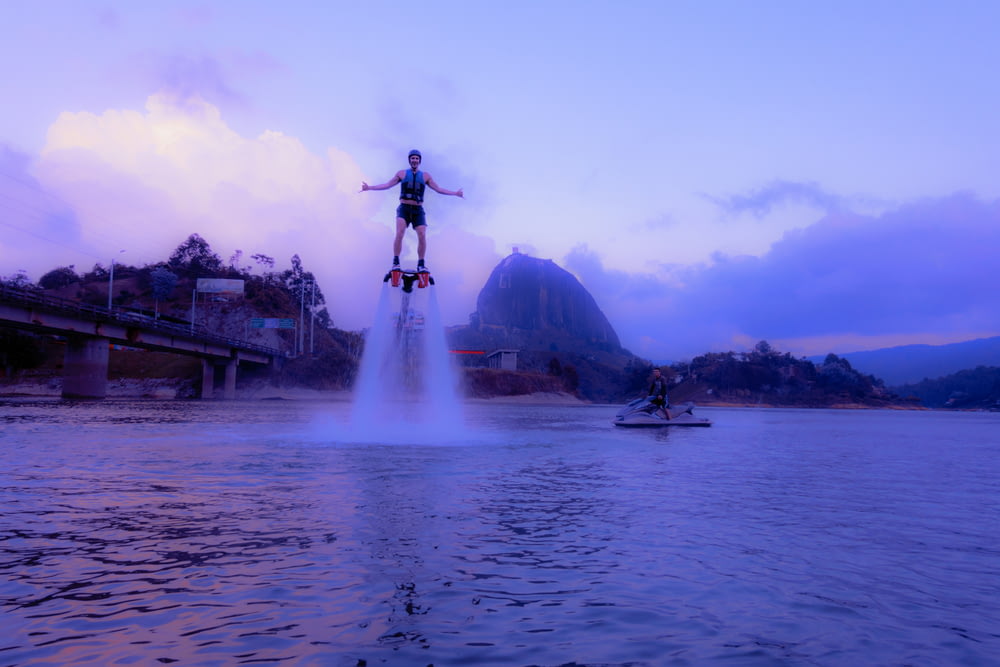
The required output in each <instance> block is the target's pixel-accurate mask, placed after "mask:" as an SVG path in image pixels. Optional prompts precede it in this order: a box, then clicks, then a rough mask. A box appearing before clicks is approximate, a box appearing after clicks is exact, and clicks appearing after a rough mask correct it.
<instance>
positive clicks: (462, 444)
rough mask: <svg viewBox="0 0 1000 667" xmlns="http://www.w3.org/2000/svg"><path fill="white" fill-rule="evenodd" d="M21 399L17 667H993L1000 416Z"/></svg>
mask: <svg viewBox="0 0 1000 667" xmlns="http://www.w3.org/2000/svg"><path fill="white" fill-rule="evenodd" d="M350 412H351V411H350V405H348V404H346V403H319V402H313V403H309V402H285V401H274V402H269V401H262V402H254V403H239V402H232V403H230V402H207V401H206V402H190V403H188V402H157V401H131V402H129V401H110V400H109V401H104V402H96V403H95V402H80V403H73V402H66V401H59V400H42V401H37V400H0V425H2V430H0V487H2V489H3V492H2V495H0V568H2V570H3V573H4V576H3V578H2V579H0V602H2V604H3V611H4V614H3V621H4V624H5V628H4V633H3V638H2V639H0V664H4V665H29V664H30V665H43V664H48V665H65V664H91V665H112V664H171V663H173V662H179V663H180V664H185V665H188V664H197V665H231V664H243V663H249V664H291V665H352V666H354V665H359V664H367V665H375V664H391V665H426V664H434V665H436V666H438V667H440V666H441V665H469V664H478V665H564V664H574V663H575V664H581V665H584V664H590V665H597V664H600V665H661V664H703V663H706V662H708V663H712V662H727V663H731V664H773V663H789V664H800V663H805V664H837V665H839V664H987V663H990V662H991V661H993V660H994V659H995V656H996V655H1000V635H998V632H997V630H996V628H998V627H1000V603H998V602H997V600H998V597H1000V596H998V594H1000V565H998V563H1000V538H998V535H1000V530H998V528H1000V526H998V524H997V517H998V516H1000V481H998V480H1000V476H998V472H1000V464H998V460H1000V459H998V453H1000V451H998V450H1000V444H998V441H997V439H996V437H995V434H996V432H997V427H998V425H1000V417H998V416H997V415H989V414H940V413H915V412H907V413H898V412H874V411H872V412H854V411H842V412H833V411H793V410H735V409H733V410H703V411H702V412H704V413H706V414H708V415H709V416H711V417H712V418H713V420H714V421H715V426H713V427H712V428H711V429H690V430H682V429H677V430H661V431H656V432H648V431H645V432H644V431H639V432H635V431H631V430H629V431H621V430H617V431H616V430H615V429H614V428H613V427H612V426H610V423H609V420H610V418H611V415H613V413H614V409H613V408H609V407H607V406H585V407H559V408H551V407H537V406H512V405H489V404H471V405H468V406H466V409H465V413H466V420H465V423H464V424H459V425H455V427H454V428H453V429H451V430H450V431H449V432H448V433H443V432H439V433H433V434H428V433H426V432H421V431H420V430H419V429H415V428H413V427H412V426H411V427H409V428H402V429H399V430H398V431H396V432H392V433H390V436H391V437H388V438H385V439H383V440H382V441H378V440H374V439H373V438H372V437H370V434H368V433H366V432H364V431H358V430H357V429H355V428H353V427H351V426H350Z"/></svg>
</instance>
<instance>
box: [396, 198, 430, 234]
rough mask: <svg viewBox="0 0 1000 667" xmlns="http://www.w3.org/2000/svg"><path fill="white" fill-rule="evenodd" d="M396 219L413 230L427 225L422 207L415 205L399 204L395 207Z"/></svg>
mask: <svg viewBox="0 0 1000 667" xmlns="http://www.w3.org/2000/svg"><path fill="white" fill-rule="evenodd" d="M396 217H397V218H402V219H403V220H405V221H406V224H408V225H413V228H414V229H416V228H417V227H421V226H425V225H426V224H427V218H426V217H425V216H424V207H423V206H417V205H416V204H400V205H399V206H397V207H396Z"/></svg>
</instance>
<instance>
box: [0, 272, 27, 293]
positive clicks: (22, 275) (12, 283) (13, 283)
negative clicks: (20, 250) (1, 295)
mask: <svg viewBox="0 0 1000 667" xmlns="http://www.w3.org/2000/svg"><path fill="white" fill-rule="evenodd" d="M0 284H2V285H4V286H5V287H13V288H15V289H34V288H36V285H35V284H34V283H33V282H31V279H30V278H28V274H27V273H26V272H25V271H24V269H21V270H20V271H18V272H17V273H15V274H14V275H12V276H0Z"/></svg>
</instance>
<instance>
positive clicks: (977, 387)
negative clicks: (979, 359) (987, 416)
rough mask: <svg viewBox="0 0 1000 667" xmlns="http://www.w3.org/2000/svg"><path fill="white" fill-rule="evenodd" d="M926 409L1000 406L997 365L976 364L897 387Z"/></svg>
mask: <svg viewBox="0 0 1000 667" xmlns="http://www.w3.org/2000/svg"><path fill="white" fill-rule="evenodd" d="M897 391H899V392H900V393H901V394H902V395H904V396H915V397H917V398H918V399H920V401H921V403H923V404H924V405H926V406H927V407H929V408H959V409H990V410H997V409H1000V368H997V367H995V366H978V367H976V368H974V369H970V370H964V371H959V372H958V373H953V374H951V375H946V376H945V377H941V378H936V379H933V380H930V379H928V380H923V381H921V382H917V383H915V384H908V385H903V386H902V387H899V388H897Z"/></svg>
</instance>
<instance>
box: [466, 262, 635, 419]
mask: <svg viewBox="0 0 1000 667" xmlns="http://www.w3.org/2000/svg"><path fill="white" fill-rule="evenodd" d="M448 338H449V343H450V345H451V347H452V349H457V350H478V351H482V352H485V353H490V352H493V351H495V350H500V349H513V350H517V352H518V354H517V368H518V370H519V371H523V372H527V373H540V374H542V375H552V376H555V377H556V378H561V381H563V382H564V384H565V387H566V389H567V390H568V391H571V392H576V393H578V394H579V395H581V396H583V397H585V398H588V399H591V400H605V401H607V400H618V399H619V398H621V396H623V395H624V390H623V387H625V386H626V385H627V383H628V377H627V375H628V374H627V373H626V371H625V369H626V367H629V366H630V365H632V364H633V363H634V362H635V357H633V356H632V354H631V353H630V352H628V351H627V350H623V349H622V347H621V343H620V342H619V340H618V334H616V333H615V330H614V328H612V326H611V323H610V322H608V318H607V317H605V316H604V313H602V312H601V309H600V308H599V307H598V306H597V302H595V301H594V297H592V296H591V295H590V292H588V291H587V290H586V289H585V288H584V287H583V285H581V284H580V282H579V281H578V280H577V279H576V278H575V277H573V275H571V274H570V273H569V272H567V271H566V270H564V269H562V268H560V267H559V266H556V264H555V262H553V261H552V260H542V259H536V258H534V257H529V256H528V255H522V254H519V253H516V252H515V253H514V254H513V255H510V256H509V257H506V258H504V259H503V260H502V261H501V262H500V263H499V264H498V265H497V267H496V268H495V269H493V273H492V274H491V275H490V277H489V279H488V280H487V281H486V284H485V285H484V286H483V289H482V290H481V291H480V292H479V299H478V301H477V311H476V312H475V313H473V314H472V317H471V318H470V322H469V326H463V327H453V328H452V329H450V330H449V331H448ZM461 359H462V362H463V363H465V364H467V365H472V366H476V365H481V364H482V363H483V361H482V360H483V357H482V356H480V355H461Z"/></svg>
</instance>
